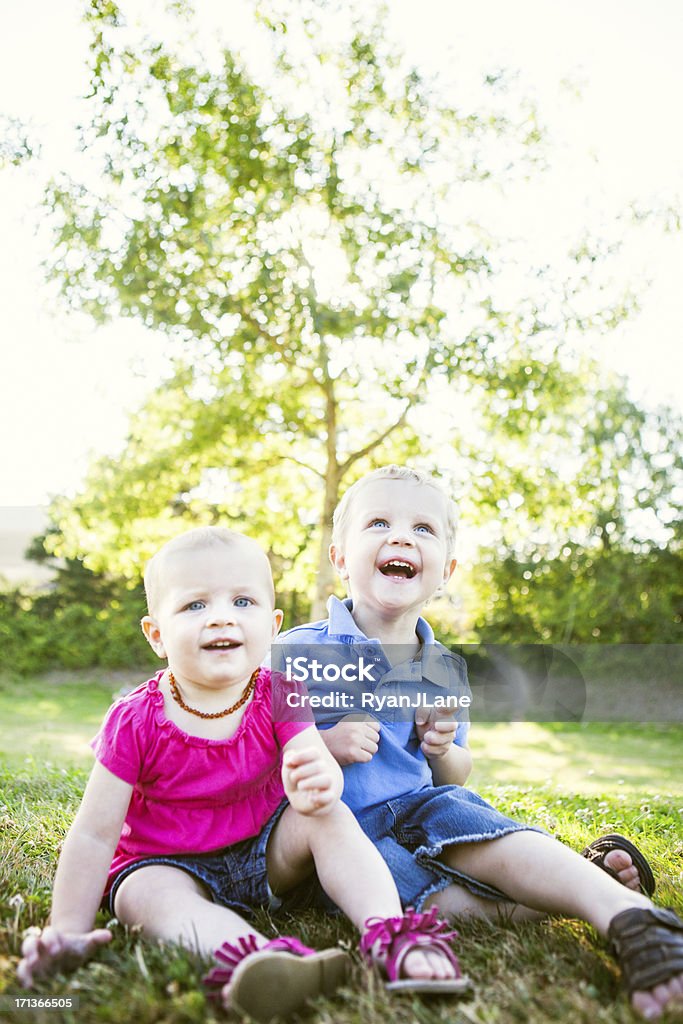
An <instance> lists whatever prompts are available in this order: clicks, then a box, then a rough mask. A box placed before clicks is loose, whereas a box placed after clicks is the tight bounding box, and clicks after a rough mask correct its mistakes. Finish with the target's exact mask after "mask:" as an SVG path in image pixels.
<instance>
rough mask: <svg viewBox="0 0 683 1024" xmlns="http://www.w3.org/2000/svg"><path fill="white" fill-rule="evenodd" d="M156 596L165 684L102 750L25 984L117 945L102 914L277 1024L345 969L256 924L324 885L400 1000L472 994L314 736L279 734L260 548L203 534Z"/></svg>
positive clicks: (229, 535) (169, 553)
mask: <svg viewBox="0 0 683 1024" xmlns="http://www.w3.org/2000/svg"><path fill="white" fill-rule="evenodd" d="M145 589H146V593H147V603H148V609H149V614H148V615H146V616H145V617H144V618H143V620H142V628H143V631H144V633H145V636H146V637H147V640H148V641H149V643H150V644H151V646H152V648H153V649H154V651H155V652H156V653H157V654H158V655H159V656H160V657H162V658H167V659H168V668H167V669H166V670H164V671H161V672H159V673H158V674H157V675H156V676H155V677H154V678H153V679H151V680H149V681H148V682H147V683H145V684H143V685H142V686H140V687H138V689H136V690H134V691H133V692H132V693H131V694H129V695H128V696H127V697H124V698H123V700H120V701H119V702H118V703H117V704H115V705H114V706H113V707H112V708H111V710H110V711H109V714H108V715H107V717H106V719H105V722H104V725H103V726H102V729H101V730H100V732H99V734H98V735H97V737H96V738H95V740H94V742H93V748H94V751H95V756H96V762H95V766H94V768H93V771H92V774H91V777H90V780H89V782H88V785H87V787H86V790H85V793H84V796H83V802H82V804H81V807H80V809H79V811H78V814H77V816H76V819H75V821H74V824H73V826H72V828H71V830H70V832H69V835H68V836H67V839H66V841H65V843H64V847H63V850H62V854H61V856H60V860H59V865H58V868H57V875H56V878H55V884H54V894H53V905H52V914H51V923H50V925H49V926H47V927H46V928H44V929H43V930H42V931H40V930H37V933H34V934H31V935H29V936H28V937H27V938H26V939H25V941H24V945H23V947H22V954H23V958H22V960H21V962H20V964H19V968H18V975H19V979H20V981H21V982H22V984H24V985H25V986H27V987H29V986H31V985H32V984H33V982H34V979H35V978H36V977H37V976H39V975H40V974H43V973H49V972H51V971H53V970H56V969H58V968H63V967H65V966H72V965H74V964H76V963H78V962H80V961H81V960H83V959H85V958H87V957H88V956H89V955H91V954H92V953H93V952H94V951H95V950H96V949H97V947H98V946H100V945H101V944H103V943H105V942H108V941H109V940H110V939H111V933H110V932H109V930H108V929H93V924H94V919H95V915H96V913H97V910H98V907H99V906H100V903H101V902H102V901H103V899H104V902H105V905H106V906H107V907H108V908H109V910H110V912H111V913H114V914H115V915H116V917H117V918H118V919H119V921H121V922H122V923H123V924H126V925H131V926H132V925H137V926H141V927H142V930H143V932H144V934H145V935H148V936H150V937H152V938H155V939H161V940H164V941H168V942H176V943H182V944H184V945H185V946H187V947H189V948H191V949H193V950H196V951H197V952H199V953H201V954H203V955H213V956H215V958H216V960H217V961H218V963H217V965H216V966H215V967H214V968H213V969H212V970H211V971H210V972H209V974H208V975H207V978H206V979H205V980H206V983H207V985H208V986H209V988H210V990H211V991H212V993H213V994H214V995H216V997H217V998H219V999H220V1000H221V1002H222V1003H223V1005H225V1006H233V1007H235V1008H236V1009H239V1010H242V1011H244V1012H247V1013H249V1014H250V1015H251V1016H253V1017H255V1018H256V1019H258V1020H264V1021H266V1020H269V1019H270V1018H271V1017H272V1016H274V1015H276V1014H277V1015H280V1016H283V1015H287V1014H289V1013H291V1012H293V1011H294V1010H296V1009H298V1008H299V1007H300V1006H301V1005H302V1004H303V1003H304V1002H305V1000H306V999H307V998H309V997H310V996H314V995H317V994H320V993H325V994H328V995H329V994H331V993H332V992H333V991H334V990H335V989H336V987H337V986H338V985H339V984H340V983H341V982H342V981H343V980H344V979H345V977H346V975H347V971H348V966H349V958H348V955H347V954H346V953H344V952H343V951H342V950H341V949H330V950H325V951H323V952H320V953H316V952H315V951H314V950H311V949H307V948H306V947H305V946H302V944H301V943H300V942H299V941H298V940H296V939H294V938H291V937H282V938H278V939H275V940H272V941H270V942H268V941H267V940H266V939H265V938H264V936H262V935H260V934H258V933H257V932H255V931H253V929H250V928H249V927H248V926H247V924H246V922H245V921H244V919H243V917H242V916H241V915H242V914H243V913H248V912H249V911H250V910H252V909H253V908H254V907H257V906H269V907H270V908H272V909H277V907H279V906H281V905H282V904H283V903H285V902H286V900H287V896H288V894H290V893H292V892H293V890H294V889H295V888H296V887H297V886H298V885H299V884H300V883H302V882H304V881H305V880H306V878H307V877H309V876H310V875H311V873H312V872H313V871H314V870H315V871H316V872H317V874H318V877H319V879H320V882H321V883H322V886H323V888H324V889H325V891H326V892H327V894H328V895H329V896H330V898H331V899H332V900H333V901H334V902H335V903H337V904H338V905H339V906H340V907H341V909H342V910H343V911H344V912H345V913H346V914H348V916H349V917H350V918H351V920H352V921H353V922H354V923H355V924H356V925H357V927H358V928H359V929H360V930H361V931H362V932H363V936H362V939H361V950H362V952H363V953H364V955H365V957H366V959H367V960H368V961H370V962H372V963H375V964H377V965H378V966H380V967H381V968H382V970H383V971H384V973H385V974H386V975H387V976H388V979H389V985H388V987H394V988H406V987H409V988H411V989H412V990H415V991H425V990H428V991H431V990H437V991H441V992H458V991H461V990H463V989H464V988H466V987H467V984H468V983H467V980H466V979H464V978H462V977H461V976H460V971H459V967H458V963H457V959H456V958H455V956H454V955H453V953H452V951H451V949H450V946H449V944H448V942H447V940H448V939H449V938H451V937H452V936H453V935H454V933H453V932H448V931H447V928H446V925H445V924H444V922H442V921H439V920H438V919H437V917H436V911H435V910H434V911H433V912H429V913H427V914H415V913H413V912H410V911H409V912H407V913H406V914H405V915H403V914H402V913H401V906H400V901H399V897H398V893H397V890H396V887H395V885H394V882H393V879H392V877H391V874H390V872H389V870H388V868H387V866H386V865H385V863H384V861H383V860H382V858H381V857H380V855H379V853H378V852H377V850H376V849H375V847H374V846H373V845H372V843H371V842H370V841H369V840H368V839H367V838H366V837H365V835H364V834H363V832H362V831H361V829H360V828H359V826H358V825H357V824H356V822H355V819H354V818H353V816H352V814H351V812H350V811H349V810H348V809H347V808H346V807H345V805H344V804H343V803H342V802H341V801H340V799H339V798H340V795H341V791H342V786H343V782H342V775H341V771H340V769H339V767H338V766H337V764H336V762H335V761H334V759H333V758H332V757H331V755H330V754H329V753H328V751H327V749H326V747H325V745H324V744H323V743H322V741H321V739H320V737H319V735H318V733H317V731H316V729H315V727H314V726H313V725H312V724H311V723H310V722H306V721H301V720H297V721H286V720H285V721H281V720H278V719H280V718H282V717H286V716H282V715H279V714H277V713H275V711H274V709H273V706H272V695H273V687H275V688H276V691H275V692H276V694H277V698H278V699H277V706H278V707H280V705H281V704H282V705H286V701H283V700H282V688H286V687H287V686H289V685H291V684H287V683H286V682H285V681H284V680H283V679H282V678H281V677H277V678H273V679H272V680H271V675H270V672H269V671H268V670H266V669H262V668H259V665H260V664H261V662H262V661H263V658H264V656H265V654H266V652H267V649H268V646H269V644H270V642H271V640H272V638H273V637H274V636H275V635H276V633H277V631H278V630H279V628H280V625H281V622H282V612H280V611H279V610H277V609H275V608H274V593H273V583H272V577H271V574H270V566H269V565H268V560H267V559H266V557H265V555H264V554H263V552H262V551H261V550H260V548H259V547H258V546H257V545H256V544H255V543H254V542H253V541H251V540H249V539H248V538H246V537H244V536H242V535H240V534H236V533H233V532H232V531H230V530H225V529H222V528H219V527H207V528H201V529H197V530H191V531H189V532H188V533H186V534H183V535H182V536H180V537H177V538H176V539H175V540H173V541H170V542H169V543H168V544H166V545H164V547H163V548H161V550H160V551H159V552H158V553H157V554H156V555H155V556H154V558H152V559H151V561H150V563H149V564H148V566H147V570H146V572H145ZM103 894H104V896H103Z"/></svg>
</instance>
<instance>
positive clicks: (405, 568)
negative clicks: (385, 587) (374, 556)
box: [379, 558, 417, 580]
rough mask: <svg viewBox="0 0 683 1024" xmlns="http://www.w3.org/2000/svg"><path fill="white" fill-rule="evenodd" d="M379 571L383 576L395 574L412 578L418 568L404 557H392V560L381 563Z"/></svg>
mask: <svg viewBox="0 0 683 1024" xmlns="http://www.w3.org/2000/svg"><path fill="white" fill-rule="evenodd" d="M379 571H380V572H381V573H382V575H383V576H394V577H398V578H399V579H404V580H412V578H413V576H414V575H415V573H416V572H417V569H416V568H415V566H414V565H411V564H410V562H405V561H404V560H403V559H402V558H392V559H390V561H388V562H384V564H383V565H380V566H379Z"/></svg>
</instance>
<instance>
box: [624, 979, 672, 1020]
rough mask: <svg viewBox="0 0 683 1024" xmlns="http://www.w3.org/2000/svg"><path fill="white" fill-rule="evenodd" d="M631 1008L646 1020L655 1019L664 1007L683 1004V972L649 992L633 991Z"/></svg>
mask: <svg viewBox="0 0 683 1024" xmlns="http://www.w3.org/2000/svg"><path fill="white" fill-rule="evenodd" d="M632 1002H633V1008H634V1010H636V1011H637V1012H638V1013H639V1014H640V1015H641V1016H642V1017H645V1018H646V1019H647V1020H656V1019H657V1017H660V1016H661V1014H662V1013H663V1012H664V1010H665V1009H667V1008H670V1009H673V1008H674V1007H680V1006H683V974H679V975H677V976H676V977H675V978H672V979H671V980H670V981H668V982H667V983H666V984H665V985H657V987H656V988H654V989H652V991H651V992H634V994H633V1000H632Z"/></svg>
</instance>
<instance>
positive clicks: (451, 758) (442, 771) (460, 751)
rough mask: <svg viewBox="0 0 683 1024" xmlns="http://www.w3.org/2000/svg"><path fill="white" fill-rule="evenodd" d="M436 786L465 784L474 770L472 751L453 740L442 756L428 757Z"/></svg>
mask: <svg viewBox="0 0 683 1024" xmlns="http://www.w3.org/2000/svg"><path fill="white" fill-rule="evenodd" d="M427 760H428V761H429V767H430V768H431V769H432V779H433V780H434V785H435V786H464V785H465V783H466V782H467V779H468V778H469V774H470V772H471V771H472V752H471V750H470V749H469V747H460V746H458V745H457V744H456V743H453V742H452V741H451V744H450V746H449V748H448V750H447V751H446V752H445V753H444V754H442V755H441V756H440V757H428V758H427Z"/></svg>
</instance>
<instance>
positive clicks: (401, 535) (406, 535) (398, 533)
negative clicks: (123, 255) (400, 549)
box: [389, 526, 415, 547]
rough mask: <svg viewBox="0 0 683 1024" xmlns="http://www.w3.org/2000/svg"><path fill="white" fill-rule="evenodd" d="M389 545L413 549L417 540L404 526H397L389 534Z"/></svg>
mask: <svg viewBox="0 0 683 1024" xmlns="http://www.w3.org/2000/svg"><path fill="white" fill-rule="evenodd" d="M389 543H390V544H400V545H401V546H403V545H408V546H409V547H412V546H413V544H414V543H415V538H414V537H413V534H412V533H411V531H410V530H408V529H406V528H404V527H402V526H395V527H394V529H393V530H392V531H391V533H390V534H389Z"/></svg>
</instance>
